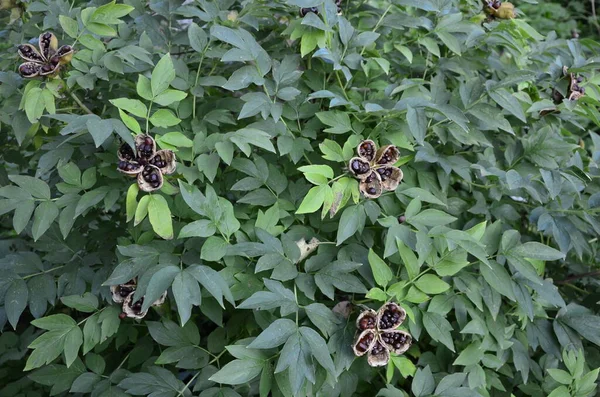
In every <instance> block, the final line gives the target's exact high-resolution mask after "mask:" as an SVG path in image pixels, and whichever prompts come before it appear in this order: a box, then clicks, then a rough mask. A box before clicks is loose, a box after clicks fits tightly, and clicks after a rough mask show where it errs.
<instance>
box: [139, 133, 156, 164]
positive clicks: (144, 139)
mask: <svg viewBox="0 0 600 397" xmlns="http://www.w3.org/2000/svg"><path fill="white" fill-rule="evenodd" d="M135 149H136V150H137V154H138V157H139V158H146V159H149V158H151V157H152V156H154V154H155V153H156V142H154V139H152V137H151V136H150V135H146V134H140V135H137V136H136V137H135Z"/></svg>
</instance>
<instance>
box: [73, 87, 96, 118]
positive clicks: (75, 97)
mask: <svg viewBox="0 0 600 397" xmlns="http://www.w3.org/2000/svg"><path fill="white" fill-rule="evenodd" d="M69 95H71V98H73V100H74V101H75V102H76V103H77V105H79V107H80V108H81V109H82V110H83V111H84V112H86V113H87V114H94V112H92V111H91V110H90V108H88V107H87V106H85V105H84V104H83V102H81V99H79V97H78V96H77V95H75V93H74V92H72V91H69Z"/></svg>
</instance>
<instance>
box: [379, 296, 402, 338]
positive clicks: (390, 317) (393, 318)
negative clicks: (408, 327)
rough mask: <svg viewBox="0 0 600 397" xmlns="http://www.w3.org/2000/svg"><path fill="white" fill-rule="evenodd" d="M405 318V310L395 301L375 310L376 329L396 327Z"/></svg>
mask: <svg viewBox="0 0 600 397" xmlns="http://www.w3.org/2000/svg"><path fill="white" fill-rule="evenodd" d="M405 319H406V311H405V310H404V309H403V308H402V307H400V306H399V305H398V304H397V303H394V302H389V303H386V304H385V305H383V306H382V307H381V308H380V309H379V311H378V312H377V329H379V330H380V331H383V330H391V329H394V328H396V327H398V326H399V325H400V324H402V323H403V322H404V320H405Z"/></svg>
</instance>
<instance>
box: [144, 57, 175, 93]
mask: <svg viewBox="0 0 600 397" xmlns="http://www.w3.org/2000/svg"><path fill="white" fill-rule="evenodd" d="M173 80H175V67H174V66H173V61H172V60H171V54H165V55H164V56H163V57H162V58H161V59H160V61H158V63H157V64H156V66H155V67H154V70H152V78H151V79H150V83H151V87H152V95H153V96H154V97H156V96H158V95H159V94H162V93H163V92H165V90H166V89H167V88H169V85H171V83H172V82H173Z"/></svg>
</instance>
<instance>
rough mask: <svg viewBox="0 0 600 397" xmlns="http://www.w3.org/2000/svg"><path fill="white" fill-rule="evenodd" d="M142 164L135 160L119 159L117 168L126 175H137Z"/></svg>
mask: <svg viewBox="0 0 600 397" xmlns="http://www.w3.org/2000/svg"><path fill="white" fill-rule="evenodd" d="M142 168H143V166H142V165H141V164H138V163H137V162H135V161H127V160H120V161H119V164H118V165H117V170H119V171H120V172H122V173H124V174H127V175H131V176H134V175H137V174H139V173H140V171H142Z"/></svg>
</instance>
